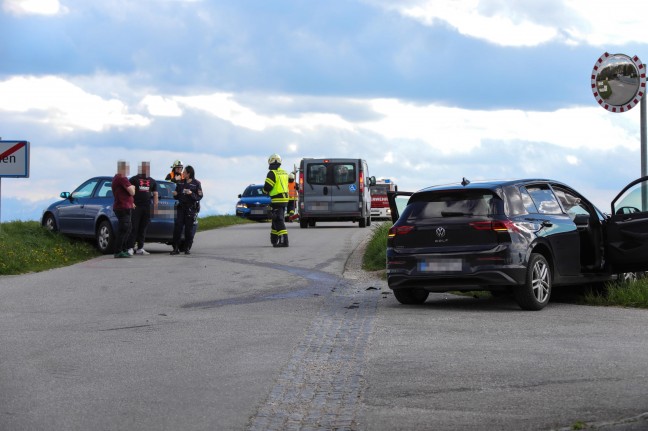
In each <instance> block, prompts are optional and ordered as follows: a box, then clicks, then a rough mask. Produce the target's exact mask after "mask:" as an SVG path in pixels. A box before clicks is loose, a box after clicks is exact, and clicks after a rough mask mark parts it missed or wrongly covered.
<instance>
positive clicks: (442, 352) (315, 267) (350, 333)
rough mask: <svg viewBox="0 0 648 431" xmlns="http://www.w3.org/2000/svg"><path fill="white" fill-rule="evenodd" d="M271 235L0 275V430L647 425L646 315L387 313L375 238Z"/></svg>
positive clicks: (394, 307) (497, 307)
mask: <svg viewBox="0 0 648 431" xmlns="http://www.w3.org/2000/svg"><path fill="white" fill-rule="evenodd" d="M269 230H270V227H269V225H268V224H251V225H240V226H232V227H229V228H225V229H219V230H215V231H210V232H202V233H199V234H198V236H197V240H196V243H195V245H194V250H193V251H194V253H193V254H192V255H191V256H184V255H180V256H169V255H168V251H169V248H168V247H164V246H161V245H151V246H150V247H149V249H150V251H152V252H153V253H152V254H151V255H150V256H136V257H133V258H132V259H114V258H112V256H104V257H100V258H97V259H93V260H91V261H88V262H85V263H81V264H77V265H73V266H71V267H68V268H61V269H56V270H52V271H48V272H44V273H37V274H28V275H23V276H4V277H0V327H1V328H2V331H0V430H252V431H256V430H264V431H265V430H293V429H294V430H310V429H330V430H333V429H336V430H472V429H474V430H491V429H492V430H550V429H555V430H561V429H570V427H571V426H572V425H574V424H586V425H588V426H597V427H598V429H605V430H613V429H614V430H619V431H620V430H625V431H630V430H641V429H648V417H647V416H648V415H646V414H645V413H646V412H648V366H647V363H648V342H647V341H648V330H646V328H647V327H648V311H645V310H634V309H621V308H603V307H585V306H579V305H573V304H567V303H558V302H552V303H550V304H549V306H548V307H547V308H546V309H544V310H542V311H540V312H524V311H521V310H519V308H517V306H516V305H515V303H514V302H512V301H509V300H506V299H488V300H484V299H479V300H478V299H474V298H467V297H457V296H454V295H449V294H436V295H431V297H430V299H429V300H428V301H427V303H426V304H425V305H423V306H403V305H400V304H398V303H397V302H396V300H395V299H394V298H393V295H391V293H390V292H389V289H388V288H387V286H386V283H385V282H384V281H382V280H381V279H380V278H377V277H376V276H375V275H373V274H368V273H365V272H363V271H361V270H360V269H359V267H360V258H361V252H362V242H363V240H364V239H366V238H367V237H368V236H369V234H370V233H371V228H367V229H360V228H358V227H357V225H354V224H351V223H337V224H324V223H322V224H321V226H318V227H317V228H315V229H312V228H309V229H299V227H298V225H296V224H293V225H289V232H290V241H291V246H290V248H288V249H274V248H272V247H271V246H270V244H269Z"/></svg>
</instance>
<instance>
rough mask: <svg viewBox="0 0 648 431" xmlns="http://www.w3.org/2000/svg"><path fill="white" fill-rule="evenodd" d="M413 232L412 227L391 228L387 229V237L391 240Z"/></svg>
mask: <svg viewBox="0 0 648 431" xmlns="http://www.w3.org/2000/svg"><path fill="white" fill-rule="evenodd" d="M413 230H414V226H392V227H391V228H389V233H388V234H387V236H388V237H390V238H393V237H395V236H396V235H407V234H408V233H410V232H411V231H413Z"/></svg>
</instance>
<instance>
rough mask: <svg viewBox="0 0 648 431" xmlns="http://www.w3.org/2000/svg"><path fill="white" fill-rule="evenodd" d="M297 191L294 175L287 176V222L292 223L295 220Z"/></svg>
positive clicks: (297, 186)
mask: <svg viewBox="0 0 648 431" xmlns="http://www.w3.org/2000/svg"><path fill="white" fill-rule="evenodd" d="M297 190H299V185H297V183H296V182H295V174H294V173H292V172H291V173H290V174H288V216H287V217H286V218H287V220H288V222H290V223H292V222H293V219H294V218H295V217H294V215H295V208H296V206H297Z"/></svg>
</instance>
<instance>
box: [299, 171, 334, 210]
mask: <svg viewBox="0 0 648 431" xmlns="http://www.w3.org/2000/svg"><path fill="white" fill-rule="evenodd" d="M303 173H304V186H303V188H304V190H303V194H304V208H302V209H301V210H302V211H303V212H304V213H305V214H307V215H308V216H309V217H316V216H317V215H318V214H327V213H329V212H330V211H331V197H332V195H331V188H332V186H331V185H330V182H329V180H328V160H304V167H303Z"/></svg>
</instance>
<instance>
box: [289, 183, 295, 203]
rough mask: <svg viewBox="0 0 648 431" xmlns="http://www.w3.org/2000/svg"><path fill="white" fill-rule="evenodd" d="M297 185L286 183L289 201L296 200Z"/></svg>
mask: <svg viewBox="0 0 648 431" xmlns="http://www.w3.org/2000/svg"><path fill="white" fill-rule="evenodd" d="M296 186H297V183H296V182H294V181H288V199H289V200H291V201H296V200H297V187H296Z"/></svg>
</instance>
